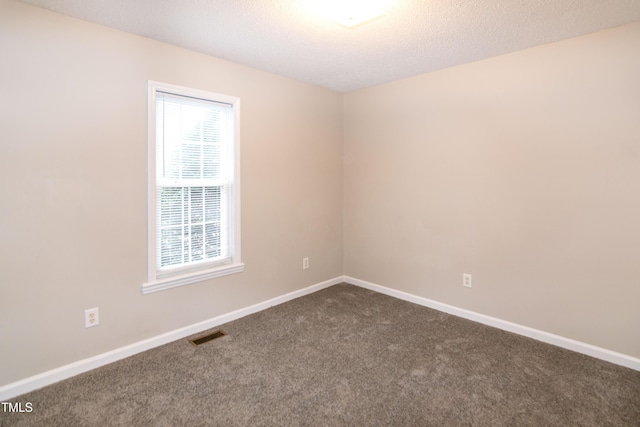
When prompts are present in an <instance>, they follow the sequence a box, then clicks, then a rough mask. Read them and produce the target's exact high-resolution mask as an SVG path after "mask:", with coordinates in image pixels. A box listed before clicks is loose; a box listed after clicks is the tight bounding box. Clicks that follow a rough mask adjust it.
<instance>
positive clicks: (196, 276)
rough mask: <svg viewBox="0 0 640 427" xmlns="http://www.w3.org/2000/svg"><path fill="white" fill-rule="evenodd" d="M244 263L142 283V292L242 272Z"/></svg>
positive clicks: (157, 290)
mask: <svg viewBox="0 0 640 427" xmlns="http://www.w3.org/2000/svg"><path fill="white" fill-rule="evenodd" d="M243 271H244V264H242V263H240V264H231V265H225V266H224V267H219V268H215V269H212V270H205V271H200V272H197V273H190V274H184V275H181V276H175V277H169V278H166V279H161V280H156V281H154V282H151V283H145V284H143V285H142V294H143V295H146V294H150V293H153V292H159V291H164V290H166V289H171V288H177V287H178V286H184V285H190V284H192V283H197V282H202V281H205V280H209V279H215V278H216V277H222V276H227V275H229V274H236V273H242V272H243Z"/></svg>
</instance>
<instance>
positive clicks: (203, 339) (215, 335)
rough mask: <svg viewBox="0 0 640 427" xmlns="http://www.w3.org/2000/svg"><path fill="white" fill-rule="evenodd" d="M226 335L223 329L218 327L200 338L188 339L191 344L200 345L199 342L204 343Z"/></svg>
mask: <svg viewBox="0 0 640 427" xmlns="http://www.w3.org/2000/svg"><path fill="white" fill-rule="evenodd" d="M225 335H227V334H226V333H225V332H224V331H222V330H220V329H218V330H217V331H214V332H211V333H210V334H207V335H205V336H202V337H200V338H194V339H192V340H189V342H190V343H191V344H193V345H200V344H204V343H206V342H209V341H211V340H215V339H216V338H220V337H223V336H225Z"/></svg>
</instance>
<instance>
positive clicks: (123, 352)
mask: <svg viewBox="0 0 640 427" xmlns="http://www.w3.org/2000/svg"><path fill="white" fill-rule="evenodd" d="M342 282H347V283H350V284H352V285H356V286H360V287H362V288H366V289H369V290H372V291H375V292H379V293H381V294H385V295H389V296H392V297H395V298H398V299H401V300H405V301H409V302H413V303H415V304H418V305H422V306H425V307H429V308H433V309H435V310H438V311H442V312H445V313H449V314H452V315H454V316H458V317H462V318H464V319H468V320H472V321H474V322H478V323H482V324H485V325H489V326H493V327H495V328H499V329H502V330H505V331H508V332H513V333H515V334H518V335H524V336H526V337H530V338H533V339H536V340H538V341H542V342H546V343H548V344H552V345H556V346H558V347H562V348H566V349H568V350H572V351H575V352H577V353H582V354H586V355H588V356H592V357H595V358H598V359H602V360H605V361H607V362H611V363H615V364H617V365H621V366H625V367H627V368H631V369H634V370H636V371H640V359H638V358H635V357H632V356H628V355H625V354H622V353H617V352H614V351H611V350H607V349H604V348H601V347H596V346H593V345H591V344H586V343H583V342H580V341H575V340H572V339H569V338H564V337H561V336H559V335H554V334H551V333H548V332H544V331H540V330H537V329H533V328H529V327H527V326H522V325H519V324H517V323H512V322H508V321H506V320H502V319H498V318H495V317H491V316H486V315H484V314H480V313H475V312H473V311H469V310H465V309H462V308H458V307H454V306H452V305H448V304H443V303H440V302H437V301H434V300H430V299H428V298H423V297H419V296H416V295H412V294H409V293H406V292H402V291H398V290H395V289H391V288H387V287H384V286H380V285H376V284H374V283H370V282H366V281H364V280H359V279H356V278H354V277H349V276H340V277H336V278H334V279H331V280H327V281H324V282H321V283H317V284H315V285H312V286H309V287H306V288H304V289H300V290H297V291H294V292H290V293H288V294H285V295H281V296H279V297H276V298H272V299H270V300H267V301H264V302H261V303H258V304H254V305H252V306H249V307H246V308H242V309H239V310H235V311H232V312H230V313H226V314H223V315H220V316H216V317H214V318H211V319H208V320H205V321H202V322H198V323H195V324H193V325H190V326H186V327H184V328H180V329H176V330H174V331H171V332H167V333H164V334H161V335H158V336H155V337H152V338H149V339H146V340H143V341H139V342H136V343H133V344H130V345H127V346H124V347H120V348H117V349H115V350H112V351H108V352H106V353H102V354H98V355H96V356H93V357H90V358H87V359H83V360H79V361H77V362H73V363H70V364H68V365H65V366H61V367H59V368H56V369H52V370H50V371H46V372H43V373H40V374H37V375H34V376H32V377H29V378H25V379H23V380H20V381H16V382H14V383H10V384H7V385H4V386H1V387H0V401H6V400H9V399H12V398H14V397H16V396H19V395H21V394H24V393H28V392H30V391H32V390H36V389H39V388H42V387H45V386H47V385H50V384H53V383H56V382H58V381H61V380H64V379H67V378H70V377H72V376H75V375H78V374H81V373H83V372H87V371H90V370H92V369H95V368H99V367H100V366H104V365H107V364H109V363H113V362H115V361H118V360H121V359H124V358H126V357H129V356H133V355H134V354H138V353H141V352H143V351H147V350H150V349H152V348H155V347H158V346H161V345H164V344H167V343H170V342H172V341H176V340H179V339H182V338H185V337H188V336H190V335H194V334H197V333H198V332H202V331H205V330H207V329H211V328H215V327H216V326H219V325H222V324H224V323H227V322H231V321H233V320H236V319H239V318H241V317H244V316H248V315H249V314H253V313H257V312H259V311H262V310H265V309H267V308H269V307H273V306H275V305H278V304H282V303H284V302H287V301H291V300H293V299H296V298H299V297H302V296H304V295H308V294H311V293H314V292H317V291H319V290H321V289H324V288H327V287H329V286H332V285H336V284H338V283H342Z"/></svg>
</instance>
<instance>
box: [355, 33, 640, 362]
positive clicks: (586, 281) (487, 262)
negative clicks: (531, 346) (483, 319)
mask: <svg viewBox="0 0 640 427" xmlns="http://www.w3.org/2000/svg"><path fill="white" fill-rule="evenodd" d="M344 121H345V140H344V155H345V168H344V180H345V184H344V209H345V216H344V236H345V240H344V253H345V274H346V275H349V276H352V277H356V278H358V279H361V280H366V281H370V282H373V283H376V284H379V285H383V286H388V287H391V288H394V289H398V290H401V291H405V292H409V293H412V294H415V295H418V296H422V297H426V298H430V299H433V300H437V301H439V302H443V303H447V304H451V305H454V306H457V307H461V308H465V309H469V310H473V311H476V312H479V313H482V314H486V315H490V316H495V317H498V318H501V319H504V320H508V321H512V322H516V323H519V324H522V325H525V326H529V327H533V328H537V329H541V330H543V331H547V332H551V333H554V334H558V335H561V336H564V337H568V338H573V339H576V340H579V341H583V342H586V343H590V344H593V345H596V346H600V347H604V348H607V349H610V350H614V351H618V352H621V353H625V354H628V355H631V356H635V357H640V309H639V308H638V303H639V301H640V23H636V24H632V25H627V26H624V27H620V28H617V29H612V30H608V31H604V32H600V33H597V34H592V35H588V36H585V37H580V38H576V39H572V40H567V41H563V42H560V43H554V44H550V45H545V46H541V47H537V48H533V49H528V50H526V51H521V52H517V53H513V54H509V55H505V56H501V57H496V58H492V59H489V60H485V61H481V62H476V63H472V64H467V65H463V66H459V67H455V68H451V69H446V70H442V71H439V72H435V73H430V74H427V75H421V76H417V77H414V78H409V79H405V80H401V81H397V82H393V83H390V84H385V85H381V86H378V87H374V88H369V89H364V90H360V91H357V92H353V93H349V94H347V95H346V96H345V116H344ZM462 273H471V274H473V288H472V289H467V288H463V287H462Z"/></svg>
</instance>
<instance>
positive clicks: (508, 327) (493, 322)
mask: <svg viewBox="0 0 640 427" xmlns="http://www.w3.org/2000/svg"><path fill="white" fill-rule="evenodd" d="M344 281H345V282H347V283H350V284H352V285H356V286H360V287H362V288H366V289H369V290H372V291H375V292H379V293H381V294H385V295H389V296H392V297H395V298H398V299H401V300H405V301H409V302H412V303H415V304H418V305H422V306H425V307H429V308H433V309H435V310H438V311H442V312H445V313H449V314H453V315H454V316H458V317H462V318H464V319H468V320H472V321H474V322H478V323H482V324H485V325H488V326H493V327H494V328H498V329H502V330H504V331H508V332H513V333H515V334H518V335H524V336H526V337H529V338H533V339H535V340H538V341H542V342H545V343H548V344H553V345H555V346H558V347H562V348H565V349H567V350H572V351H575V352H577V353H582V354H586V355H588V356H592V357H595V358H598V359H601V360H605V361H607V362H611V363H615V364H616V365H621V366H625V367H627V368H631V369H634V370H636V371H640V359H638V358H635V357H632V356H628V355H626V354H622V353H617V352H615V351H611V350H607V349H605V348H601V347H596V346H594V345H591V344H587V343H583V342H580V341H576V340H572V339H570V338H565V337H561V336H559V335H554V334H551V333H549V332H544V331H540V330H538V329H533V328H529V327H528V326H522V325H519V324H517V323H513V322H508V321H506V320H502V319H498V318H495V317H491V316H486V315H484V314H480V313H476V312H473V311H469V310H465V309H463V308H458V307H454V306H452V305H448V304H443V303H441V302H438V301H434V300H430V299H428V298H423V297H419V296H416V295H412V294H409V293H406V292H402V291H398V290H395V289H391V288H387V287H384V286H380V285H376V284H374V283H370V282H366V281H364V280H359V279H356V278H354V277H349V276H344Z"/></svg>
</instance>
